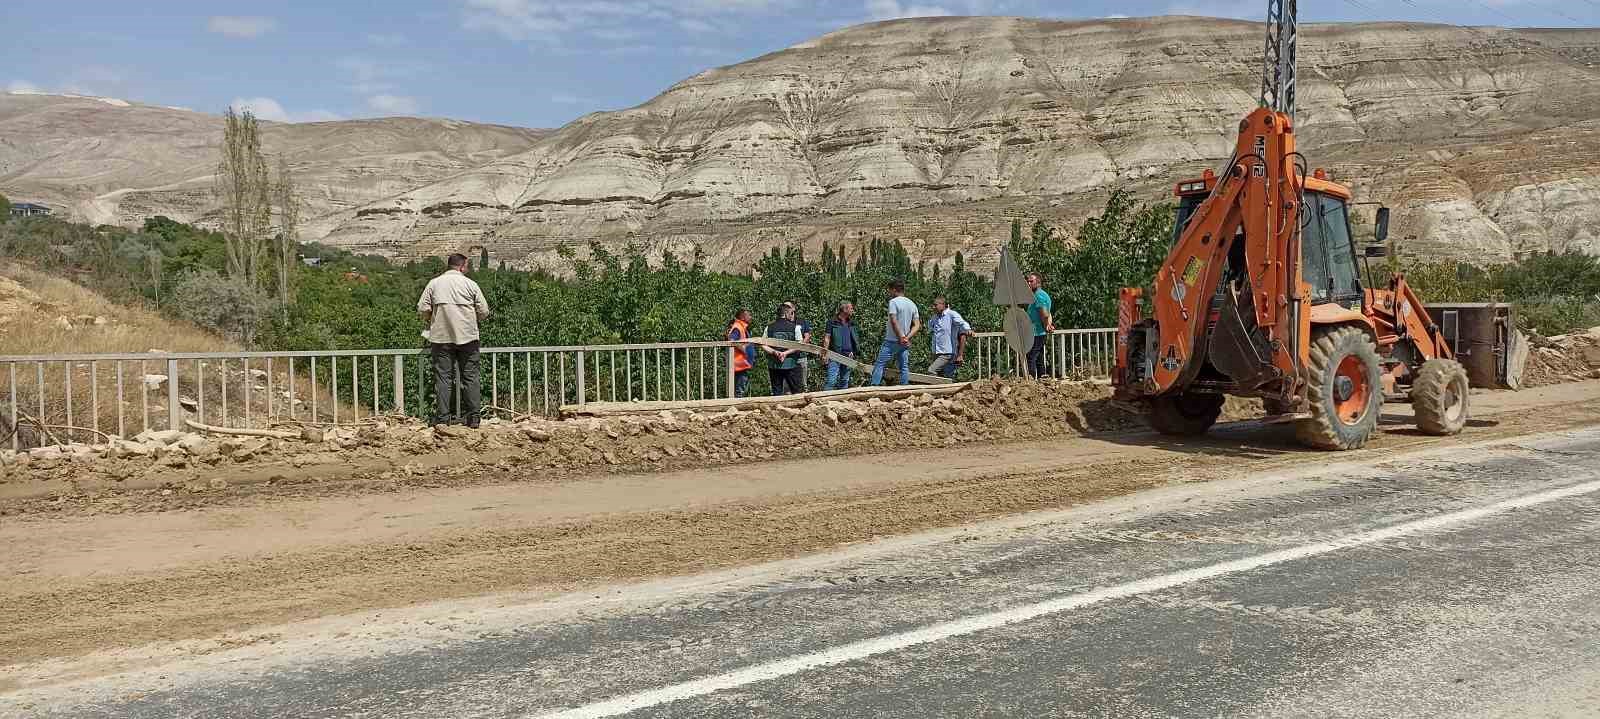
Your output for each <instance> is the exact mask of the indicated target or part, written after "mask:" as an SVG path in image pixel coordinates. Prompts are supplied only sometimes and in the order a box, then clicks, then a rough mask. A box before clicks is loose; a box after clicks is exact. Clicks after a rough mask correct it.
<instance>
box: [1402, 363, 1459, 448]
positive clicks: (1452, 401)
mask: <svg viewBox="0 0 1600 719" xmlns="http://www.w3.org/2000/svg"><path fill="white" fill-rule="evenodd" d="M1468 389H1469V387H1468V383H1467V368H1465V367H1462V366H1461V363H1460V362H1457V361H1455V360H1448V359H1431V360H1428V361H1427V362H1423V363H1422V369H1420V370H1418V371H1417V381H1416V382H1413V383H1412V384H1411V407H1412V409H1413V410H1414V411H1415V412H1416V414H1417V429H1420V430H1422V431H1423V432H1425V433H1427V434H1432V435H1438V436H1441V437H1444V436H1449V435H1452V434H1460V433H1461V429H1462V428H1463V427H1466V426H1467V418H1468V417H1469V416H1470V414H1471V413H1470V412H1469V411H1468V407H1467V391H1468Z"/></svg>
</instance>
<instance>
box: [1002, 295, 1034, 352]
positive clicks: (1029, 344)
mask: <svg viewBox="0 0 1600 719" xmlns="http://www.w3.org/2000/svg"><path fill="white" fill-rule="evenodd" d="M1006 345H1007V346H1008V347H1010V348H1011V351H1012V352H1015V353H1017V354H1018V355H1019V356H1020V355H1025V354H1027V353H1028V350H1030V349H1033V320H1031V319H1028V311H1027V310H1025V309H1022V308H1021V307H1018V306H1016V305H1012V306H1011V307H1009V308H1007V309H1006Z"/></svg>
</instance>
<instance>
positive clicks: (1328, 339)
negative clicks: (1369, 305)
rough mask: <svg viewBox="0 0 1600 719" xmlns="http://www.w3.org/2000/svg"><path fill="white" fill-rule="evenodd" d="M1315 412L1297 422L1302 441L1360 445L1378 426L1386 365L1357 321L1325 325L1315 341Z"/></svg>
mask: <svg viewBox="0 0 1600 719" xmlns="http://www.w3.org/2000/svg"><path fill="white" fill-rule="evenodd" d="M1308 370H1309V375H1310V377H1309V379H1310V382H1309V386H1308V387H1307V389H1306V399H1307V404H1308V405H1309V406H1310V411H1311V418H1310V419H1304V420H1300V421H1299V422H1297V423H1296V424H1295V435H1296V437H1298V438H1299V440H1300V442H1301V443H1303V444H1306V445H1308V446H1311V447H1316V448H1318V449H1340V450H1342V449H1357V448H1359V447H1361V446H1362V445H1364V444H1366V443H1367V440H1369V439H1371V438H1372V435H1373V434H1376V433H1377V431H1378V415H1379V414H1380V413H1381V412H1382V410H1383V390H1382V386H1383V385H1382V382H1381V373H1382V368H1381V364H1380V361H1379V359H1378V348H1377V345H1375V344H1373V342H1372V337H1371V336H1370V335H1368V334H1367V333H1365V332H1362V331H1361V330H1359V329H1356V328H1354V327H1333V328H1330V329H1327V330H1323V331H1322V332H1320V333H1319V334H1318V335H1317V338H1316V340H1315V341H1313V342H1312V344H1311V365H1310V367H1309V368H1308Z"/></svg>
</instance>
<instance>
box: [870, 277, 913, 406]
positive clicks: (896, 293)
mask: <svg viewBox="0 0 1600 719" xmlns="http://www.w3.org/2000/svg"><path fill="white" fill-rule="evenodd" d="M920 329H922V318H921V317H919V316H918V315H917V303H915V302H912V301H911V300H910V299H909V298H907V297H906V283H904V282H901V281H900V280H894V281H892V282H890V283H889V316H888V319H887V320H886V321H885V322H884V328H883V343H882V344H880V345H879V346H878V361H877V362H874V363H873V364H872V384H873V386H877V385H881V384H883V368H885V367H888V366H889V360H895V361H896V362H897V363H898V364H899V366H900V384H911V338H912V337H914V336H916V334H917V331H918V330H920Z"/></svg>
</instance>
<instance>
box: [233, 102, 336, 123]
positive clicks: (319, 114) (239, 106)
mask: <svg viewBox="0 0 1600 719" xmlns="http://www.w3.org/2000/svg"><path fill="white" fill-rule="evenodd" d="M229 107H232V108H233V109H234V110H235V111H238V112H244V111H245V110H249V111H250V113H251V114H253V115H255V116H256V117H257V118H260V119H262V120H267V121H269V122H326V121H328V120H340V119H343V118H341V117H340V116H339V115H337V114H335V113H332V112H329V111H327V110H308V111H306V112H293V113H292V112H289V111H288V110H285V109H283V105H282V104H280V103H279V102H278V101H277V100H274V99H272V98H270V97H241V98H239V99H236V100H234V101H233V102H232V103H230V104H229Z"/></svg>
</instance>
